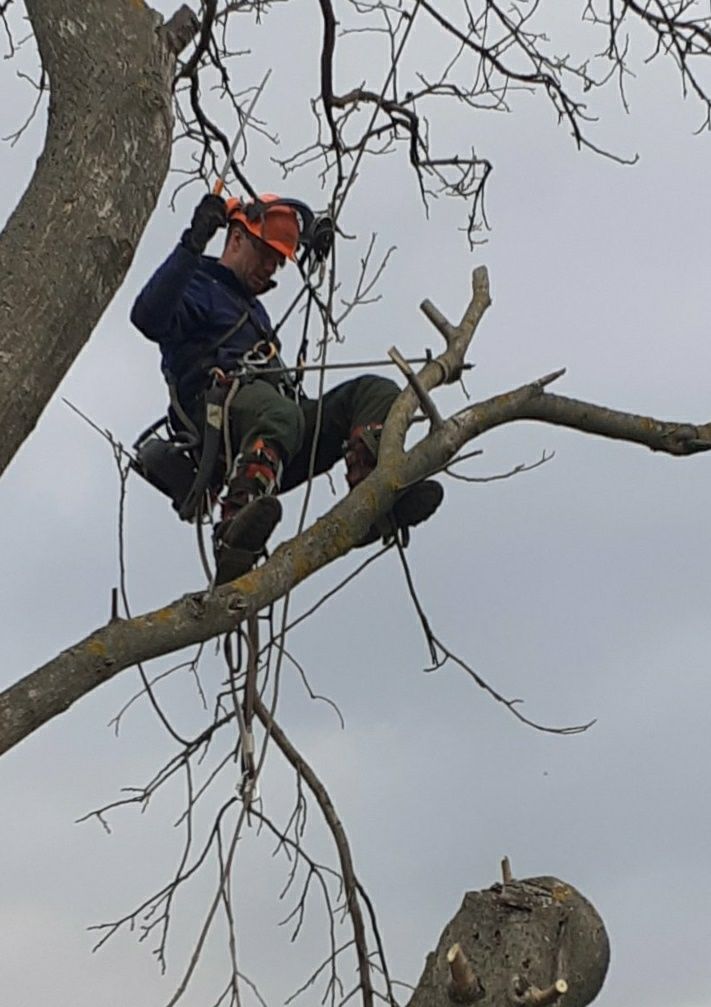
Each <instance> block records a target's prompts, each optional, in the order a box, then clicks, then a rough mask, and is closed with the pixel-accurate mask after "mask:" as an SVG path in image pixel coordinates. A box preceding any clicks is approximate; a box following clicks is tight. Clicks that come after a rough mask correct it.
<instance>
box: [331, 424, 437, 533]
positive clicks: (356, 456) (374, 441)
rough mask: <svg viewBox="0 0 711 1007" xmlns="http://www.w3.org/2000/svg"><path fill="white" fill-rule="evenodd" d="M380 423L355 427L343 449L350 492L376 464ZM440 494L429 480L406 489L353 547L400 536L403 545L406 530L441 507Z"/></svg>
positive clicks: (434, 483) (435, 484)
mask: <svg viewBox="0 0 711 1007" xmlns="http://www.w3.org/2000/svg"><path fill="white" fill-rule="evenodd" d="M382 429H383V427H382V423H378V424H374V423H372V424H368V425H367V426H363V427H356V428H355V429H354V430H353V431H352V432H351V436H350V438H349V440H348V441H347V443H346V445H345V459H346V481H347V483H348V485H349V487H350V488H351V489H353V488H354V487H355V486H357V485H358V484H359V483H361V482H362V481H363V480H364V479H365V478H366V477H367V476H369V475H370V473H371V472H372V471H373V469H374V468H375V466H376V464H377V454H378V444H379V441H380V432H381V430H382ZM443 497H444V490H443V489H442V487H441V485H440V484H439V483H438V482H435V481H434V480H433V479H425V480H424V481H423V482H420V483H415V485H414V486H409V487H408V488H407V489H406V490H403V492H402V493H401V494H400V495H399V496H398V498H397V499H396V501H395V503H394V504H393V507H392V510H391V511H390V512H389V513H388V514H386V515H385V516H384V517H383V518H381V519H380V520H379V521H377V522H375V524H373V525H371V526H370V528H369V529H368V531H367V532H366V534H365V535H364V536H363V538H362V539H361V540H360V542H358V543H357V545H358V547H361V546H365V545H371V543H373V542H377V540H378V539H380V538H382V539H389V538H392V537H393V536H394V535H396V534H397V532H401V533H402V540H403V544H404V545H407V544H408V542H409V540H410V532H409V529H410V528H413V527H414V526H415V525H418V524H422V522H423V521H426V520H427V519H428V518H430V517H432V515H433V514H434V512H435V511H436V510H437V508H438V507H439V505H440V504H441V503H442V499H443Z"/></svg>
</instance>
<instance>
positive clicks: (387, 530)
mask: <svg viewBox="0 0 711 1007" xmlns="http://www.w3.org/2000/svg"><path fill="white" fill-rule="evenodd" d="M443 498H444V489H443V488H442V486H440V484H439V483H438V482H435V481H434V480H433V479H426V480H425V481H424V482H421V483H417V485H415V486H411V487H410V488H409V489H407V490H405V492H404V493H403V494H402V496H401V497H399V499H397V500H396V501H395V503H394V504H393V509H392V510H391V511H390V513H389V514H386V516H385V518H384V520H383V522H382V528H381V527H379V526H378V525H372V526H371V527H370V528H369V529H368V532H367V533H366V535H365V536H364V537H363V538H362V539H361V541H360V542H358V547H359V548H360V547H361V546H365V545H372V543H373V542H377V541H378V539H381V538H383V537H384V536H387V535H389V534H392V533H393V532H395V531H400V530H403V529H407V528H414V527H415V526H416V525H418V524H422V522H423V521H427V520H428V518H431V517H432V515H433V514H434V512H435V511H436V510H437V508H438V507H439V505H440V504H441V503H442V500H443Z"/></svg>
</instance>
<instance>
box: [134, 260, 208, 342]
mask: <svg viewBox="0 0 711 1007" xmlns="http://www.w3.org/2000/svg"><path fill="white" fill-rule="evenodd" d="M199 265H200V256H199V255H195V254H194V253H193V252H190V251H188V249H187V248H184V247H183V246H182V245H177V246H176V247H175V248H174V250H173V251H172V252H171V254H170V255H169V256H168V258H167V259H166V260H165V262H164V263H163V264H162V265H161V266H159V267H158V269H157V270H156V271H155V273H154V274H153V276H151V278H150V280H149V281H148V283H147V284H146V285H145V287H144V288H143V290H142V291H141V292H140V294H139V295H138V297H137V298H136V300H135V302H134V305H133V308H132V309H131V322H132V323H133V324H134V325H135V326H136V328H137V329H138V330H139V331H140V332H142V333H143V335H144V336H146V337H147V338H148V339H152V340H153V341H154V342H165V341H170V337H171V336H172V335H173V334H177V333H179V332H180V331H181V329H182V328H183V322H184V321H185V318H183V316H184V315H186V314H187V306H186V305H185V302H184V295H185V292H186V289H187V287H188V284H189V283H190V281H191V280H192V279H193V277H194V275H195V272H196V270H197V269H198V267H199Z"/></svg>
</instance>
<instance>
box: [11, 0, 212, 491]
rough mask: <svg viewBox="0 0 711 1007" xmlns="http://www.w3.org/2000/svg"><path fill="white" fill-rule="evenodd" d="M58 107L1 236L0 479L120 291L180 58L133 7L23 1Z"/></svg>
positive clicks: (183, 28)
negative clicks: (176, 59)
mask: <svg viewBox="0 0 711 1007" xmlns="http://www.w3.org/2000/svg"><path fill="white" fill-rule="evenodd" d="M26 2H27V11H28V14H29V17H30V20H31V22H32V26H33V28H34V31H35V36H36V39H37V44H38V47H39V52H40V58H41V60H42V66H43V69H44V73H45V74H46V77H47V78H48V80H49V86H50V101H49V117H48V126H47V137H46V142H45V148H44V150H43V152H42V154H41V156H40V158H39V161H38V162H37V168H36V170H35V173H34V175H33V177H32V181H31V182H30V184H29V186H28V188H27V190H26V192H25V194H24V196H23V198H22V200H21V201H20V203H19V205H18V206H17V208H16V210H15V211H14V213H13V214H12V216H11V217H10V219H9V221H8V223H7V226H6V227H5V230H4V231H3V233H2V234H1V235H0V430H2V432H3V436H2V441H1V443H0V473H2V472H3V471H4V469H5V468H6V466H7V465H8V464H9V462H10V461H11V459H12V458H13V456H14V455H15V452H16V451H17V449H18V448H19V446H20V445H21V444H22V442H23V441H24V440H25V438H26V437H27V436H28V435H29V434H30V432H31V431H32V429H33V428H34V426H35V424H36V423H37V420H38V419H39V416H40V414H41V412H42V410H43V409H44V407H45V405H46V404H47V402H48V401H49V399H50V397H51V396H52V394H53V392H54V391H55V389H56V387H57V385H58V383H59V382H60V381H61V379H62V377H63V376H64V375H65V374H66V372H67V370H68V369H69V367H70V365H71V364H72V362H73V361H74V359H75V357H76V356H77V354H78V353H79V351H80V350H81V348H82V347H83V346H84V344H85V342H86V341H87V339H88V338H89V336H90V335H91V332H92V330H93V328H94V326H95V325H96V323H97V322H98V320H99V318H100V316H101V314H102V313H103V311H104V309H105V308H106V307H107V305H108V304H109V302H110V300H111V298H112V297H113V295H114V294H115V292H116V290H117V289H118V287H119V286H120V285H121V282H122V281H123V278H124V276H125V274H126V270H127V269H128V267H129V265H130V263H131V260H132V258H133V255H134V252H135V250H136V246H137V244H138V241H139V238H140V237H141V234H142V233H143V230H144V228H145V226H146V223H147V222H148V219H149V217H150V215H151V212H152V210H153V208H154V206H155V204H156V200H157V198H158V194H159V192H160V190H161V187H162V185H163V182H164V180H165V176H166V174H167V171H168V166H169V161H170V149H171V140H172V130H173V114H172V78H173V72H174V66H175V56H176V54H177V52H179V51H180V49H181V48H182V47H183V46H184V45H185V44H186V43H187V41H188V40H189V38H190V37H192V35H193V34H194V32H195V30H196V27H197V22H196V19H195V17H194V15H193V14H192V12H191V11H190V10H189V9H188V8H186V7H184V8H181V10H180V11H178V13H177V14H176V15H175V16H174V17H173V18H172V19H171V22H170V23H169V24H168V25H165V26H161V19H160V17H159V16H158V15H157V14H156V13H155V12H154V11H152V10H150V8H147V7H144V6H142V5H138V4H136V3H131V2H129V0H121V2H116V3H110V4H107V3H106V0H51V3H48V2H47V0H26Z"/></svg>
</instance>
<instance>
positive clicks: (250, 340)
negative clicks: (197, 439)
mask: <svg viewBox="0 0 711 1007" xmlns="http://www.w3.org/2000/svg"><path fill="white" fill-rule="evenodd" d="M245 311H247V312H248V315H247V319H246V321H245V322H244V324H243V325H242V326H241V327H240V328H239V329H238V330H237V331H236V332H233V333H231V334H230V335H229V336H228V338H227V339H226V340H225V341H224V342H223V343H221V344H220V345H217V344H219V343H220V340H221V338H222V337H224V336H225V334H226V333H227V332H229V330H230V328H231V327H232V326H234V325H235V323H236V322H237V321H239V319H240V318H241V317H242V316H243V315H244V313H245ZM131 321H132V322H133V324H134V325H135V326H136V328H137V329H139V330H140V331H141V332H142V333H143V335H144V336H147V337H148V339H151V340H153V342H156V343H158V345H159V346H160V349H161V355H162V364H163V373H164V374H165V376H166V379H167V380H168V381H171V382H173V383H174V384H175V385H176V386H177V389H178V395H179V397H180V400H181V401H182V402H183V403H187V402H188V400H189V399H191V398H192V397H193V396H194V395H196V394H197V393H198V392H200V391H201V390H202V389H203V388H205V386H206V383H207V373H208V371H209V370H210V368H211V367H221V368H222V370H224V371H230V370H232V369H233V368H234V367H235V366H236V365H237V364H238V363H239V361H240V359H241V358H242V356H243V355H244V354H245V353H246V352H247V350H249V349H251V348H252V347H253V346H254V345H255V344H256V343H258V342H259V341H260V340H261V339H273V338H274V334H273V331H272V324H271V321H270V320H269V315H268V314H267V312H266V310H265V308H264V306H263V305H262V304H261V302H260V301H258V300H257V298H256V297H253V296H252V295H251V294H250V292H249V291H248V290H247V288H246V287H245V286H244V285H243V284H242V283H241V282H240V281H239V280H238V279H237V277H236V276H235V274H234V273H233V272H232V270H231V269H228V268H227V267H226V266H221V265H220V264H219V262H217V260H216V259H214V258H211V257H209V256H206V255H195V254H194V253H193V252H190V251H189V250H188V249H187V248H183V246H182V245H177V247H176V248H175V249H174V250H173V252H171V254H170V255H169V256H168V258H167V259H166V260H165V262H164V263H163V264H162V265H161V266H159V267H158V269H157V270H156V271H155V273H154V274H153V276H152V277H151V278H150V280H149V281H148V283H147V284H146V285H145V287H144V288H143V290H142V291H141V293H140V294H139V295H138V297H137V298H136V301H135V304H134V305H133V308H132V309H131Z"/></svg>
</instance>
